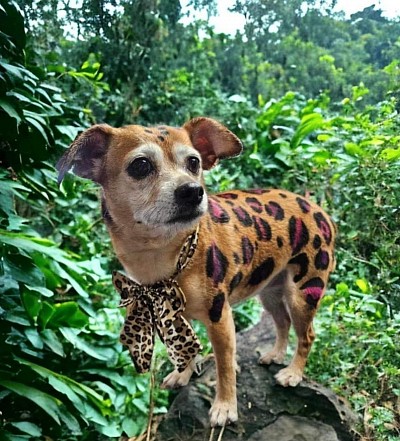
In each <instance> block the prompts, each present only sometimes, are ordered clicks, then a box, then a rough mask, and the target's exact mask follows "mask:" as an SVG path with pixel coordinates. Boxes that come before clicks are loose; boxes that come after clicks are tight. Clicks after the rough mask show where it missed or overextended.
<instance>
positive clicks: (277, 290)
mask: <svg viewBox="0 0 400 441" xmlns="http://www.w3.org/2000/svg"><path fill="white" fill-rule="evenodd" d="M287 277H288V275H287V272H286V271H282V272H281V273H279V274H278V275H277V276H275V277H274V279H273V280H272V281H271V283H270V284H269V285H267V286H266V287H265V288H264V289H263V291H262V292H261V293H260V294H259V297H260V300H261V302H262V304H263V306H264V308H265V309H266V310H267V311H268V312H269V313H270V314H271V315H272V318H273V320H274V323H275V328H276V340H275V345H274V347H273V348H272V350H271V351H269V352H266V353H265V354H263V355H261V357H260V359H259V363H260V364H271V363H277V364H282V363H283V360H284V359H285V356H286V351H287V345H288V336H289V328H290V323H291V320H290V316H289V314H288V312H287V308H286V305H285V303H284V301H283V295H284V290H285V289H286V285H287Z"/></svg>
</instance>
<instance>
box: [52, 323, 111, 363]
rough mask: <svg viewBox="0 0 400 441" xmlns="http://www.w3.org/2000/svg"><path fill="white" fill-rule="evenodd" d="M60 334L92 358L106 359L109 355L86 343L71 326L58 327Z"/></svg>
mask: <svg viewBox="0 0 400 441" xmlns="http://www.w3.org/2000/svg"><path fill="white" fill-rule="evenodd" d="M60 331H61V333H62V335H63V336H64V337H65V338H66V339H67V340H68V341H69V342H70V343H71V344H72V346H74V347H75V348H77V349H79V350H81V351H83V352H85V353H86V354H88V355H90V356H91V357H93V358H96V359H98V360H104V361H106V360H107V361H108V360H109V359H110V355H109V354H108V353H104V352H103V351H101V350H98V349H97V348H96V347H95V346H93V345H91V344H90V343H87V342H86V341H85V340H83V339H82V338H80V337H79V336H78V335H77V331H76V330H74V329H72V328H60Z"/></svg>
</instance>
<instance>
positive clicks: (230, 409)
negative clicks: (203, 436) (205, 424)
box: [209, 400, 238, 427]
mask: <svg viewBox="0 0 400 441" xmlns="http://www.w3.org/2000/svg"><path fill="white" fill-rule="evenodd" d="M209 414H210V424H211V427H215V426H225V425H226V424H229V423H234V422H235V421H237V419H238V412H237V403H236V400H234V401H232V402H231V401H219V400H215V401H214V404H213V405H212V407H211V409H210V413H209Z"/></svg>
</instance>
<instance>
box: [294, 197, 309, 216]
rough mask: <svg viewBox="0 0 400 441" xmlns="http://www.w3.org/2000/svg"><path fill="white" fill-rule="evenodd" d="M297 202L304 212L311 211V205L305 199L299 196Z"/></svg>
mask: <svg viewBox="0 0 400 441" xmlns="http://www.w3.org/2000/svg"><path fill="white" fill-rule="evenodd" d="M296 202H297V203H298V204H299V207H300V209H301V211H302V212H303V213H308V212H309V211H310V209H311V205H310V203H309V202H307V201H306V200H305V199H303V198H301V197H299V196H298V197H297V198H296Z"/></svg>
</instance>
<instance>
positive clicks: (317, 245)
mask: <svg viewBox="0 0 400 441" xmlns="http://www.w3.org/2000/svg"><path fill="white" fill-rule="evenodd" d="M312 244H313V247H314V249H316V250H318V248H320V247H321V245H322V241H321V238H320V237H319V236H318V234H316V235H315V236H314V240H313V243H312Z"/></svg>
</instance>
